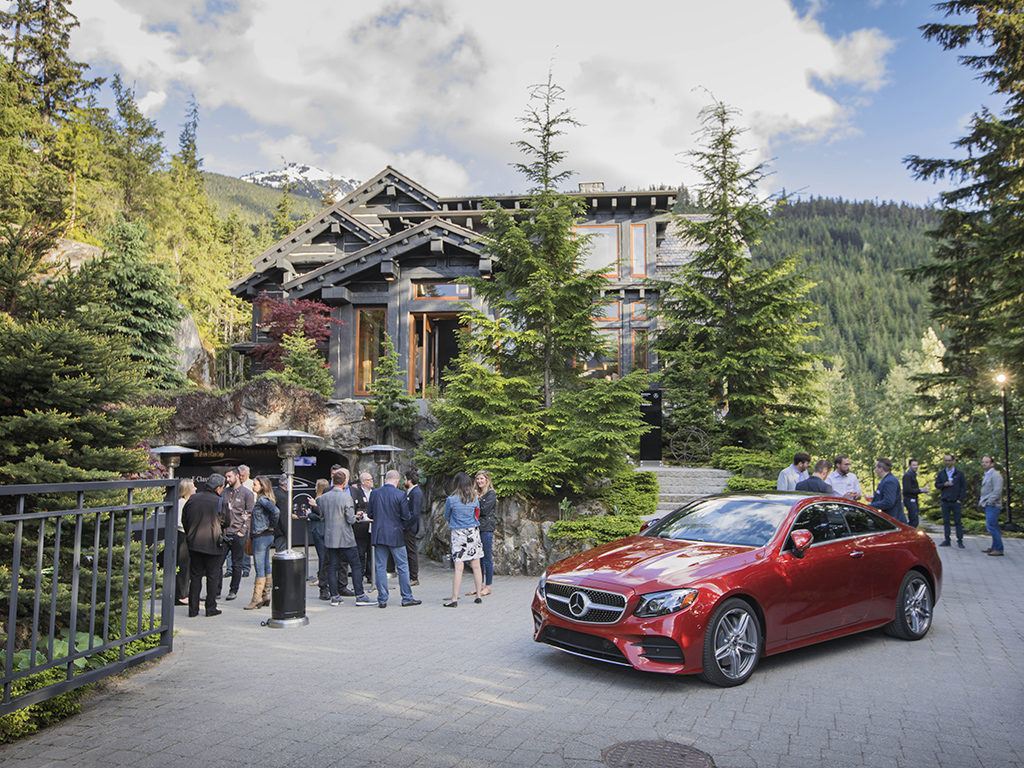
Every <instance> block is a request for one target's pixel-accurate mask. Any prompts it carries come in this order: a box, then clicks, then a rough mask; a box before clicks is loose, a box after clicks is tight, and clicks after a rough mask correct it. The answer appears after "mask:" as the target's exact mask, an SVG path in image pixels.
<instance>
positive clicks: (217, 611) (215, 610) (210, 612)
mask: <svg viewBox="0 0 1024 768" xmlns="http://www.w3.org/2000/svg"><path fill="white" fill-rule="evenodd" d="M222 613H223V611H222V610H221V609H220V608H211V609H209V610H208V611H207V612H206V615H207V616H220V615H221V614H222Z"/></svg>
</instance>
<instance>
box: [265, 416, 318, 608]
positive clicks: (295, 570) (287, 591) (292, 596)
mask: <svg viewBox="0 0 1024 768" xmlns="http://www.w3.org/2000/svg"><path fill="white" fill-rule="evenodd" d="M257 437H265V438H267V439H273V440H276V441H277V455H278V456H280V457H281V458H282V459H284V473H285V477H287V478H288V480H287V484H288V487H287V494H288V504H287V509H284V510H281V514H283V515H284V516H285V520H286V521H287V524H286V530H287V536H288V548H287V549H286V550H285V551H284V552H275V553H274V559H273V562H272V563H271V567H270V572H271V577H272V578H273V580H274V587H273V589H272V591H271V596H270V614H271V618H270V620H269V621H268V622H267V626H268V627H275V628H281V627H298V626H302V625H304V624H309V617H308V616H306V556H305V555H304V554H302V553H301V552H296V551H294V550H293V549H292V484H293V483H292V478H293V476H294V475H295V457H296V456H298V455H299V454H300V453H302V441H303V440H304V439H305V440H319V439H320V437H319V436H318V435H311V434H309V433H308V432H302V431H299V430H297V429H278V430H276V431H274V432H264V433H263V434H262V435H257Z"/></svg>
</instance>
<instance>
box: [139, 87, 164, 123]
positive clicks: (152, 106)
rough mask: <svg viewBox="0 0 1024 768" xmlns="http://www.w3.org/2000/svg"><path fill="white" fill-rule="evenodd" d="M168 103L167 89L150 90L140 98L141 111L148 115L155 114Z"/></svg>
mask: <svg viewBox="0 0 1024 768" xmlns="http://www.w3.org/2000/svg"><path fill="white" fill-rule="evenodd" d="M166 103H167V91H149V93H147V94H146V95H144V96H142V97H141V98H139V99H138V106H139V111H140V112H142V114H144V115H146V116H147V117H149V116H152V115H153V114H155V113H156V112H157V111H159V109H160V108H161V107H162V106H163V105H164V104H166Z"/></svg>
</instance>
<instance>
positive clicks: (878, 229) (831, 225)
mask: <svg viewBox="0 0 1024 768" xmlns="http://www.w3.org/2000/svg"><path fill="white" fill-rule="evenodd" d="M775 219H776V224H777V226H776V227H775V229H774V231H773V232H771V233H769V234H768V235H767V236H766V238H765V241H764V242H763V243H761V244H760V245H758V246H756V247H754V248H753V249H752V251H753V257H754V260H755V261H756V262H761V263H764V262H772V261H775V260H777V259H780V258H782V257H784V256H789V255H792V254H794V253H796V254H801V255H802V257H803V261H804V264H805V265H806V267H807V268H808V269H810V270H811V271H812V274H813V275H814V276H815V278H816V279H817V281H818V285H817V287H816V288H814V290H813V291H812V293H811V298H812V299H813V300H814V301H815V302H816V303H817V304H818V305H819V306H820V307H821V309H820V311H819V314H818V317H817V319H818V321H819V322H820V323H821V325H820V326H819V327H818V329H817V335H818V336H819V337H820V341H818V342H816V343H815V344H814V351H816V352H820V353H822V354H824V355H828V356H833V357H841V358H842V359H843V363H844V368H845V371H846V373H847V375H848V376H849V377H850V378H851V380H861V377H868V378H870V380H872V381H879V380H881V379H882V378H884V376H885V375H886V373H888V371H889V369H890V368H892V367H893V366H894V365H897V364H898V363H899V357H900V353H901V352H902V351H903V350H904V349H906V348H908V347H915V348H916V347H917V344H918V342H919V340H920V338H921V335H922V333H924V331H925V330H926V329H927V328H928V327H929V325H932V322H931V320H930V318H929V311H930V305H929V303H928V290H927V286H926V284H924V283H919V282H913V281H911V280H910V279H909V278H908V277H907V276H906V275H904V274H903V273H902V272H901V270H903V269H906V268H908V267H914V266H917V265H920V264H922V263H923V262H925V261H927V260H929V258H930V252H931V248H932V246H933V242H932V240H931V239H930V238H929V237H928V236H927V235H926V234H925V232H926V231H927V230H929V229H931V228H932V227H934V226H935V224H936V222H937V217H936V215H935V212H934V211H933V210H932V209H930V208H921V207H918V206H913V205H908V204H906V203H873V202H866V201H862V202H851V201H847V200H841V199H831V198H811V199H810V200H805V201H798V202H794V203H789V204H788V205H785V206H783V207H782V208H781V209H780V210H779V211H778V213H777V214H776V216H775ZM936 331H937V332H938V331H939V329H937V328H936Z"/></svg>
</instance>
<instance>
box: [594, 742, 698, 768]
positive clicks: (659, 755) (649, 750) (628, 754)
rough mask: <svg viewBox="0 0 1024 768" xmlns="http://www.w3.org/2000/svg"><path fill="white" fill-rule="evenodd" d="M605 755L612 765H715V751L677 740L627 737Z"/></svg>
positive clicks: (662, 767)
mask: <svg viewBox="0 0 1024 768" xmlns="http://www.w3.org/2000/svg"><path fill="white" fill-rule="evenodd" d="M601 757H602V759H604V763H605V765H607V766H608V768H715V761H714V760H712V759H711V755H709V754H707V753H706V752H701V751H700V750H699V749H694V748H693V747H688V746H686V745H685V744H676V743H675V742H674V741H624V742H622V743H621V744H616V745H614V746H611V747H608V749H606V750H604V751H603V752H602V753H601Z"/></svg>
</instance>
